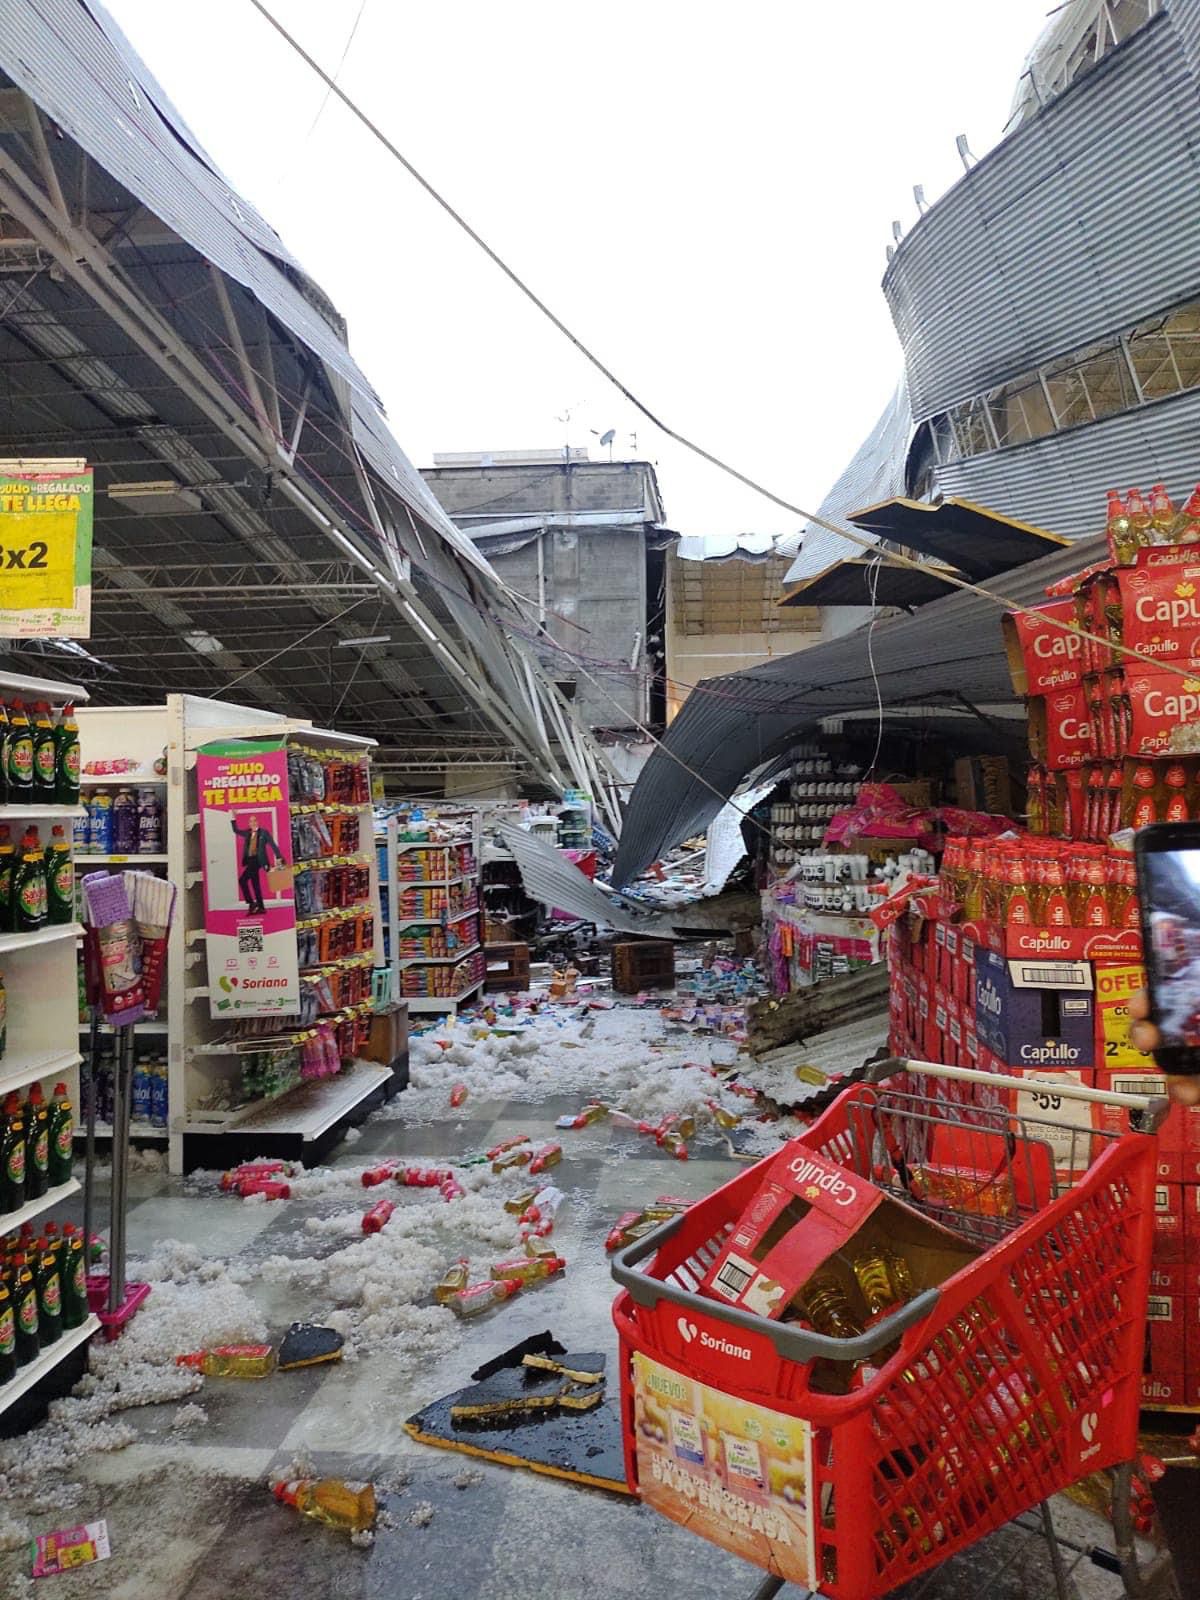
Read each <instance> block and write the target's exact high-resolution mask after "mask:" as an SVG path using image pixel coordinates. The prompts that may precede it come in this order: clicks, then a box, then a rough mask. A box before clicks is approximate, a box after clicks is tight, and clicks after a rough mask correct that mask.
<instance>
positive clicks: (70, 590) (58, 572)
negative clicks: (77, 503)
mask: <svg viewBox="0 0 1200 1600" xmlns="http://www.w3.org/2000/svg"><path fill="white" fill-rule="evenodd" d="M78 520H79V513H78V512H77V511H9V512H7V513H6V514H5V516H4V517H3V518H0V539H2V540H3V544H2V545H0V610H4V611H22V610H25V609H27V608H29V607H32V606H64V607H67V606H71V605H73V604H74V600H75V529H76V525H77V523H78Z"/></svg>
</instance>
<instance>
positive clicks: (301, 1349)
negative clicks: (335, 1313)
mask: <svg viewBox="0 0 1200 1600" xmlns="http://www.w3.org/2000/svg"><path fill="white" fill-rule="evenodd" d="M344 1344H345V1340H344V1339H343V1338H342V1336H341V1334H340V1333H338V1332H337V1330H336V1329H335V1328H322V1327H319V1326H318V1325H317V1324H316V1323H315V1322H293V1323H292V1325H291V1327H290V1328H289V1329H288V1331H287V1332H286V1333H285V1334H284V1336H283V1338H282V1339H281V1340H280V1341H279V1354H278V1356H277V1358H276V1365H277V1366H278V1368H279V1370H280V1372H290V1371H291V1370H292V1369H293V1368H294V1367H315V1366H319V1365H320V1364H321V1363H322V1362H326V1361H340V1360H341V1359H342V1347H343V1345H344Z"/></svg>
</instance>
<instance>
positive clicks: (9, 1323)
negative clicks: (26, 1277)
mask: <svg viewBox="0 0 1200 1600" xmlns="http://www.w3.org/2000/svg"><path fill="white" fill-rule="evenodd" d="M16 1374H17V1321H16V1318H15V1316H14V1315H13V1301H12V1295H11V1294H9V1292H8V1285H7V1284H6V1283H0V1383H7V1382H8V1380H9V1379H10V1378H15V1377H16Z"/></svg>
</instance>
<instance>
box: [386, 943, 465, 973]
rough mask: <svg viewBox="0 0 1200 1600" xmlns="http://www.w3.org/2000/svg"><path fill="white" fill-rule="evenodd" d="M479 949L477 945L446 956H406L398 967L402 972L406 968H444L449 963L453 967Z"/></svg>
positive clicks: (398, 962) (398, 963)
mask: <svg viewBox="0 0 1200 1600" xmlns="http://www.w3.org/2000/svg"><path fill="white" fill-rule="evenodd" d="M479 948H480V947H479V945H477V944H469V945H468V946H467V947H466V949H465V950H455V951H453V952H452V954H450V955H446V956H405V957H403V959H402V960H400V961H397V963H396V965H397V966H398V967H399V968H400V970H401V972H403V971H404V969H405V968H406V967H444V966H446V965H447V963H449V964H450V965H452V966H453V965H454V964H455V963H456V962H459V961H465V960H466V959H467V957H468V956H473V955H474V954H475V952H476V950H478V949H479Z"/></svg>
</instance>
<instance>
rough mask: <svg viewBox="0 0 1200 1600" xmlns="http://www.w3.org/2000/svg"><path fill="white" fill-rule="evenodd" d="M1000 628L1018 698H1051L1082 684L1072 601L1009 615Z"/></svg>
mask: <svg viewBox="0 0 1200 1600" xmlns="http://www.w3.org/2000/svg"><path fill="white" fill-rule="evenodd" d="M1001 626H1002V627H1003V629H1004V647H1005V651H1006V652H1007V655H1008V670H1009V673H1010V674H1011V676H1012V681H1013V688H1014V689H1015V690H1016V692H1017V693H1018V694H1051V693H1053V692H1054V690H1056V689H1069V688H1070V687H1071V685H1072V684H1075V683H1079V682H1080V681H1081V680H1082V678H1083V645H1084V639H1083V635H1082V634H1081V633H1079V632H1078V631H1077V630H1076V628H1075V602H1074V600H1051V601H1050V602H1049V603H1048V604H1047V605H1044V606H1032V607H1030V609H1029V610H1028V611H1010V612H1008V613H1007V614H1006V615H1005V616H1004V618H1003V619H1002V622H1001Z"/></svg>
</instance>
